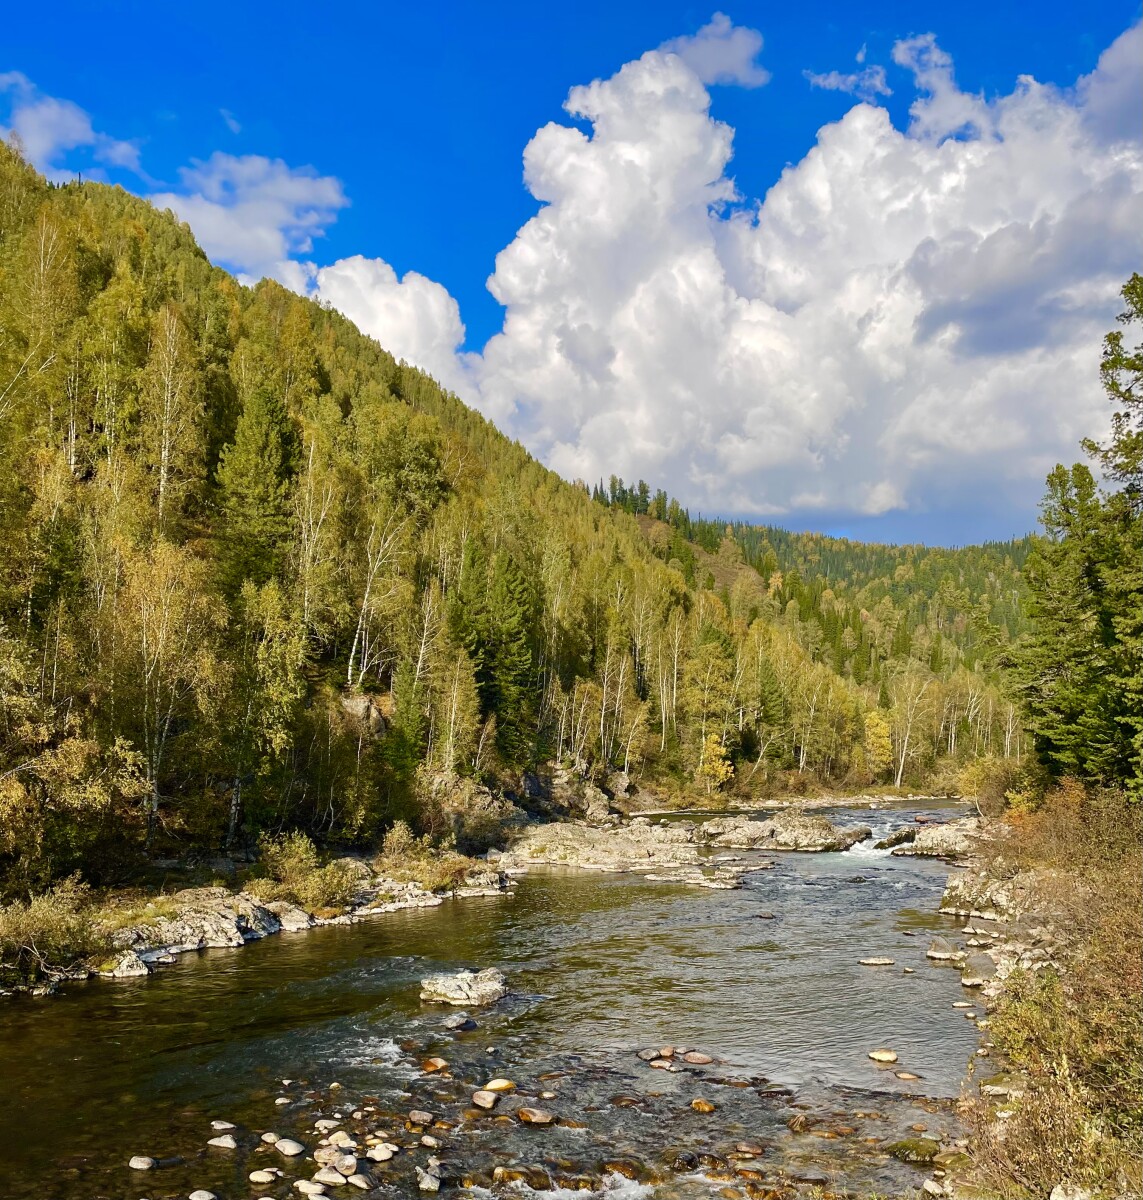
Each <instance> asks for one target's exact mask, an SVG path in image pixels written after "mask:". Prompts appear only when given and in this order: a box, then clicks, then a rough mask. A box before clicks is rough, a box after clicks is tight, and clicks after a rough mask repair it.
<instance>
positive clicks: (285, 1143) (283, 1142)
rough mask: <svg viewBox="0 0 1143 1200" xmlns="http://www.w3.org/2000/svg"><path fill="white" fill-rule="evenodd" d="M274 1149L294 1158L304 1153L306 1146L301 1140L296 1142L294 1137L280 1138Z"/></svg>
mask: <svg viewBox="0 0 1143 1200" xmlns="http://www.w3.org/2000/svg"><path fill="white" fill-rule="evenodd" d="M274 1149H275V1150H277V1151H278V1153H279V1154H284V1155H285V1156H286V1157H287V1158H293V1157H295V1156H296V1155H298V1154H304V1153H305V1151H306V1148H305V1146H303V1145H302V1144H301V1142H295V1141H294V1139H293V1138H279V1139H278V1140H277V1141H276V1142H275V1143H274Z"/></svg>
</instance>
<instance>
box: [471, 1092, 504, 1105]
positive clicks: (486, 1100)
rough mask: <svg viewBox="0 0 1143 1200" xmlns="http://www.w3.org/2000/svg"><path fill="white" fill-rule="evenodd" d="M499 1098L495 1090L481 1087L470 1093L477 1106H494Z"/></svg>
mask: <svg viewBox="0 0 1143 1200" xmlns="http://www.w3.org/2000/svg"><path fill="white" fill-rule="evenodd" d="M499 1100H500V1097H499V1096H498V1095H497V1094H496V1093H495V1092H490V1091H489V1090H488V1089H487V1088H481V1089H480V1090H479V1091H476V1092H473V1093H472V1102H473V1104H475V1105H476V1107H477V1108H486V1109H491V1108H495V1107H496V1105H497V1103H498V1102H499Z"/></svg>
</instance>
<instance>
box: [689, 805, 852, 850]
mask: <svg viewBox="0 0 1143 1200" xmlns="http://www.w3.org/2000/svg"><path fill="white" fill-rule="evenodd" d="M871 832H872V831H871V830H870V829H869V827H868V826H866V825H861V826H858V827H856V828H854V829H841V828H839V827H838V826H836V825H832V824H830V822H829V821H827V820H826V818H825V817H823V816H816V815H810V814H807V813H803V812H799V811H798V810H797V809H787V810H786V811H784V812H779V813H775V814H774V816H772V817H768V818H767V819H766V820H764V821H758V820H754V819H752V818H750V817H719V818H716V819H715V820H713V821H705V822H704V823H703V824H702V826H700V829H699V836H701V837H702V839H703V840H704V841H706V842H709V843H710V844H711V845H713V846H733V847H735V848H740V849H746V850H848V849H849V847H850V846H853V845H856V844H857V843H858V842H863V841H865V839H866V838H867V837H869V835H870V833H871Z"/></svg>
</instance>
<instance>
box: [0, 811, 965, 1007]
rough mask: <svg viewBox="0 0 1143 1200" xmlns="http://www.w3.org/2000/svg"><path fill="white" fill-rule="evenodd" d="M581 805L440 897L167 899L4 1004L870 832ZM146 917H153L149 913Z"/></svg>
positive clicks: (716, 867)
mask: <svg viewBox="0 0 1143 1200" xmlns="http://www.w3.org/2000/svg"><path fill="white" fill-rule="evenodd" d="M582 807H584V808H586V811H587V813H588V817H587V819H562V820H553V821H545V822H530V823H527V824H523V825H521V824H519V823H518V822H513V823H511V824H510V825H509V826H508V828H509V830H510V835H509V839H508V844H507V845H506V847H505V848H504V849H503V850H496V849H493V850H490V851H488V852H487V854H486V856H485V858H486V860H487V866H486V867H485V868H484V869H478V870H474V871H473V872H471V873H470V874H469V875H468V876H467V877H466V878H465V879H464V880H463V881H462V882H461V883H460V884H459V885H458V886H457V887H455V888H454V889H451V890H450V891H448V892H445V893H443V894H442V893H441V892H434V891H429V890H428V889H426V888H424V887H422V886H421V885H420V884H418V883H415V882H407V881H398V880H395V879H390V878H387V877H385V876H383V875H379V874H377V873H376V872H375V871H374V870H373V869H372V867H371V866H370V864H369V863H367V862H366V861H364V860H361V859H357V858H342V859H338V860H335V862H336V863H338V864H340V865H341V866H342V867H344V868H345V869H346V870H347V871H350V872H352V873H353V875H355V876H356V879H357V889H356V891H355V894H354V896H353V898H352V900H351V902H350V903H349V904H348V905H347V906H346V907H345V908H344V910H343V911H338V912H329V911H323V910H318V911H313V910H310V909H307V908H305V907H302V906H300V905H298V904H295V903H292V902H290V901H288V900H265V899H261V898H259V897H258V896H256V895H254V894H252V893H251V892H248V891H238V892H234V891H231V890H230V889H228V888H225V887H199V888H186V889H183V890H182V891H179V892H175V893H173V894H170V895H165V896H163V897H161V898H157V899H156V901H154V902H152V903H151V904H149V905H148V906H147V909H145V910H144V915H143V917H142V919H140V920H138V921H136V922H134V923H132V924H130V925H128V926H125V927H123V928H120V929H117V930H116V931H115V932H114V933H113V934H112V935H111V939H110V940H111V945H112V951H111V953H109V954H107V955H104V956H103V957H102V958H101V959H98V960H96V961H90V962H86V963H83V964H80V965H78V966H76V967H74V968H72V969H71V970H69V971H61V972H56V973H54V974H53V975H51V976H50V977H49V978H47V979H46V980H43V981H41V982H38V983H36V984H32V985H26V986H25V985H16V986H13V987H10V988H7V989H0V996H3V995H11V994H15V993H18V992H25V993H30V994H32V995H37V996H44V995H50V994H52V993H53V992H54V991H56V990H57V989H58V987H59V985H60V984H62V983H65V982H68V981H75V980H83V979H90V978H93V977H103V978H110V979H126V978H132V977H142V976H146V975H149V974H150V973H151V972H152V971H153V970H155V969H156V968H157V967H160V966H163V965H166V964H169V963H173V962H175V961H176V959H177V957H178V956H179V955H180V954H186V953H189V952H192V951H198V950H205V949H215V948H237V947H240V946H242V945H245V944H246V943H247V942H252V941H259V940H261V939H262V938H265V937H270V936H273V935H274V934H278V933H293V932H299V931H302V930H306V929H311V928H315V927H318V926H323V925H344V924H350V923H352V922H355V921H361V920H367V919H371V918H374V917H378V916H383V915H385V914H387V913H392V912H398V911H401V910H403V909H410V908H424V907H431V906H435V905H439V904H443V903H444V902H445V900H446V899H464V898H468V897H474V896H495V895H503V894H508V893H511V891H512V889H513V888H514V887H515V879H514V877H515V876H517V875H519V874H521V873H523V872H526V871H527V870H528V869H529V868H531V867H540V866H549V867H550V866H557V867H572V868H577V869H582V870H595V871H632V872H638V873H641V874H642V875H643V876H644V878H646V879H647V880H649V881H652V882H662V883H673V884H685V885H690V886H695V887H702V888H708V889H714V890H723V889H733V888H738V887H741V886H742V880H743V878H744V877H745V876H746V875H748V874H751V873H754V872H756V871H763V870H767V869H768V868H770V867H771V866H772V865H773V862H772V861H767V860H764V859H759V858H753V859H751V860H748V861H744V860H743V859H741V858H740V857H739V856H736V855H734V854H725V853H724V854H717V853H713V852H714V851H718V850H743V851H750V852H756V851H764V852H795V853H829V852H837V851H844V850H847V849H849V848H850V847H852V846H854V845H857V844H858V843H860V842H863V841H866V840H868V838H869V837H870V836H871V831H870V829H869V827H868V826H856V827H852V828H848V829H843V828H841V827H839V826H836V825H834V824H832V823H831V822H830V821H828V820H827V819H826V818H825V817H824V816H822V815H820V814H818V813H808V812H806V811H805V808H804V806H803V805H802V804H801V803H795V804H790V805H788V806H787V807H785V808H783V809H781V810H779V811H776V812H771V811H768V815H766V816H765V817H760V816H759V815H757V813H750V814H736V815H733V816H725V817H708V818H706V819H703V820H693V819H690V818H688V817H685V816H680V817H674V818H668V817H659V818H657V819H655V820H652V818H650V817H648V816H635V817H630V818H628V817H625V816H624V815H623V814H621V813H619V812H616V811H615V810H614V809H612V808H611V807H610V806H609V804H608V800H607V797H606V795H605V793H603V792H602V791H600V790H599V789H598V788H591V787H589V788H588V789H587V791H586V797H585V799H584V801H583V804H582ZM985 824H986V823H983V822H981V821H980V820H979V819H978V818H973V817H966V818H962V819H960V820H957V821H952V822H947V823H933V824H926V825H923V826H921V827H919V829H918V830H917V831H916V832H914V831H913V830H912V829H904V830H898V831H896V832H895V833H894V834H893V835H891V836H890V838H889V839H886V842H883V843H879V845H885V844H886V843H888V844H892V845H894V846H896V848H895V849H893V853H894V854H917V855H931V856H935V857H941V858H946V859H948V860H949V861H955V860H957V859H958V858H961V857H963V856H964V855H966V854H969V853H971V851H972V848H973V847H974V846H975V845H976V844H977V841H978V840H979V839H980V838H981V837H982V836H986V835H987V830H986V828H985ZM148 910H153V912H152V911H148Z"/></svg>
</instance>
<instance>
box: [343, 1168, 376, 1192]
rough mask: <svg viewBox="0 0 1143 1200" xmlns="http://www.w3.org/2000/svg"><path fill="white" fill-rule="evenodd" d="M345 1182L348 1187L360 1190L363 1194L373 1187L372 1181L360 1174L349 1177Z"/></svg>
mask: <svg viewBox="0 0 1143 1200" xmlns="http://www.w3.org/2000/svg"><path fill="white" fill-rule="evenodd" d="M345 1182H346V1183H348V1184H349V1186H350V1187H355V1188H360V1189H361V1190H362V1191H363V1192H366V1191H368V1190H369V1189H370V1188H371V1187H372V1186H373V1180H372V1179H371V1178H370V1177H369V1176H368V1175H363V1174H361V1173H360V1172H358V1174H356V1175H350V1176H349V1178H348V1179H347V1180H346V1181H345Z"/></svg>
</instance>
